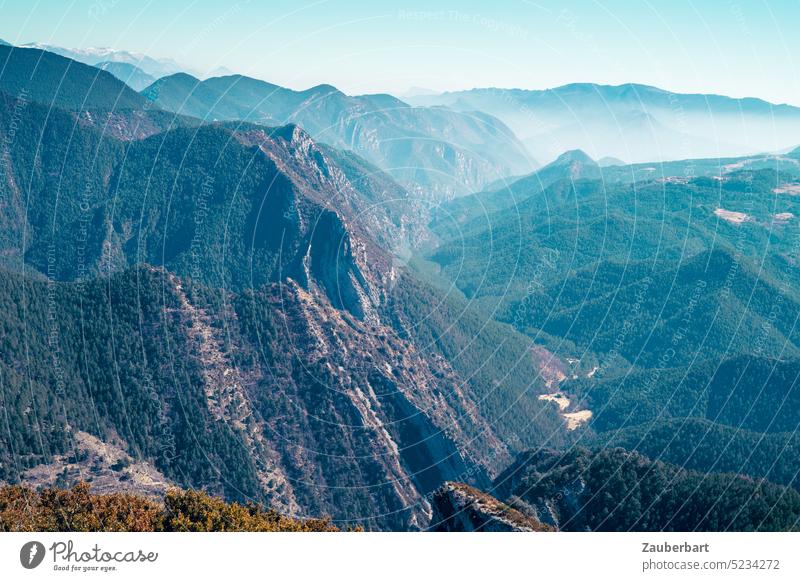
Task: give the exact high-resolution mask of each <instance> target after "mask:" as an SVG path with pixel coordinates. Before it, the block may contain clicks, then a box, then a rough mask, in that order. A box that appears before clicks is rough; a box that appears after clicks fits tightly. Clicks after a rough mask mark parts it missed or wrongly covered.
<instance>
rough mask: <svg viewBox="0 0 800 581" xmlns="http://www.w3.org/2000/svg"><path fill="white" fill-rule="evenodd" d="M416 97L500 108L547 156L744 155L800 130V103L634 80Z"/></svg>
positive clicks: (778, 146) (775, 147)
mask: <svg viewBox="0 0 800 581" xmlns="http://www.w3.org/2000/svg"><path fill="white" fill-rule="evenodd" d="M410 100H411V102H413V103H415V104H418V105H445V106H447V107H449V108H451V109H454V110H457V111H476V110H477V111H484V112H486V113H489V114H490V115H494V116H496V117H497V118H498V119H500V120H502V121H503V122H504V123H506V124H507V125H508V126H509V127H510V128H511V129H512V130H513V131H514V132H515V133H516V134H517V135H518V136H519V137H520V139H522V141H523V142H524V143H525V145H526V146H527V147H528V148H529V150H530V152H531V155H532V156H533V157H534V158H536V159H539V160H541V161H545V162H546V161H547V160H551V159H554V158H555V157H556V156H558V155H559V154H560V153H562V152H563V151H565V150H568V149H582V150H584V151H586V152H587V153H588V154H589V155H591V156H592V157H594V158H595V159H598V158H602V157H607V156H613V157H616V158H619V159H621V160H625V161H627V162H628V163H635V162H645V161H649V162H653V161H666V160H675V159H688V158H703V157H729V156H742V155H749V154H754V153H760V152H769V151H780V150H783V149H785V148H787V147H790V146H792V147H793V146H796V144H797V135H798V133H800V108H797V107H792V106H789V105H774V104H772V103H768V102H766V101H762V100H760V99H752V98H748V99H732V98H729V97H724V96H720V95H702V94H681V93H673V92H669V91H665V90H662V89H658V88H656V87H650V86H647V85H636V84H626V85H619V86H609V85H597V84H591V83H575V84H571V85H564V86H562V87H556V88H554V89H547V90H523V89H497V88H487V89H473V90H468V91H455V92H450V93H443V94H439V95H422V96H417V97H413V98H411V99H410Z"/></svg>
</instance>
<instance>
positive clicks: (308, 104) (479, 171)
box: [143, 73, 532, 199]
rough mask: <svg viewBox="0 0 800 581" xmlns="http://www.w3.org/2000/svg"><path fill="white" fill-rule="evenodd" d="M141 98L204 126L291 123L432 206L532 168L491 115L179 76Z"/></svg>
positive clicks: (321, 89) (328, 89)
mask: <svg viewBox="0 0 800 581" xmlns="http://www.w3.org/2000/svg"><path fill="white" fill-rule="evenodd" d="M143 94H147V95H150V96H151V98H152V99H153V101H154V102H155V103H156V104H158V105H159V106H160V107H162V108H164V109H166V110H169V111H175V112H177V113H181V114H184V115H191V116H194V117H198V118H201V119H204V120H208V121H219V120H245V121H251V122H258V123H264V124H267V125H281V124H284V123H296V124H298V125H300V126H302V127H303V128H304V129H305V130H306V131H308V132H309V133H310V134H311V135H312V136H314V138H315V139H318V140H320V141H322V142H324V143H328V144H330V145H332V146H334V147H338V148H343V149H348V150H352V151H354V152H355V153H357V154H358V155H360V156H361V157H363V158H365V159H367V160H368V161H370V162H372V163H374V164H375V165H377V166H378V167H380V168H382V169H383V170H385V171H387V172H388V173H389V174H390V175H392V176H393V177H394V178H395V179H397V180H398V181H400V183H402V184H403V185H405V186H406V187H409V188H411V189H412V190H415V192H416V193H417V194H419V195H423V194H424V195H426V196H428V197H430V198H434V199H441V198H442V197H448V196H452V195H462V194H465V193H469V192H472V191H475V190H478V189H481V188H482V187H483V186H484V185H486V184H487V183H489V182H491V181H494V180H496V179H498V178H502V177H505V176H508V175H514V174H519V173H524V172H525V171H526V170H529V169H530V168H531V164H532V161H531V160H530V159H529V158H528V156H527V154H526V151H525V148H524V147H523V146H522V144H521V143H520V142H519V141H518V140H517V139H516V137H515V136H514V134H513V133H512V132H511V131H510V130H509V129H508V128H507V127H506V126H505V125H504V124H503V123H501V122H500V121H498V120H497V119H496V118H494V117H492V116H491V115H487V114H485V113H477V112H475V113H460V112H456V111H452V110H447V109H441V108H425V107H422V108H420V107H412V106H410V105H408V104H407V103H405V102H403V101H400V100H399V99H396V98H394V97H392V96H390V95H362V96H348V95H345V94H344V93H342V92H341V91H339V90H338V89H336V88H335V87H332V86H330V85H319V86H316V87H312V88H310V89H307V90H305V91H293V90H291V89H286V88H284V87H279V86H277V85H273V84H270V83H266V82H264V81H259V80H257V79H252V78H249V77H243V76H239V75H234V76H228V77H217V78H211V79H207V80H205V81H200V80H198V79H196V78H194V77H192V76H191V75H187V74H183V73H179V74H176V75H172V76H169V77H166V78H162V79H159V80H158V81H156V82H155V83H154V84H153V85H152V86H150V87H149V88H147V89H145V91H143Z"/></svg>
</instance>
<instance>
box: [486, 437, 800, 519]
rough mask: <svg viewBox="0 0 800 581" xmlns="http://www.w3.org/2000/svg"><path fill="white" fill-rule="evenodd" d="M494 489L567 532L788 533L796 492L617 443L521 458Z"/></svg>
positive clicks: (797, 515) (798, 499) (796, 508)
mask: <svg viewBox="0 0 800 581" xmlns="http://www.w3.org/2000/svg"><path fill="white" fill-rule="evenodd" d="M494 493H495V494H496V495H498V497H499V498H504V499H507V501H508V502H509V503H510V504H511V505H512V506H514V507H516V508H518V509H520V510H527V511H534V512H536V514H537V515H538V516H539V518H543V517H544V518H543V522H548V518H547V517H548V515H549V516H550V518H555V519H556V521H557V522H556V524H557V525H558V527H559V529H560V530H566V531H581V530H592V531H788V530H798V526H800V492H797V491H796V490H794V489H791V488H786V487H783V486H779V485H776V484H772V483H770V482H767V481H765V480H760V479H751V478H747V477H743V476H740V475H736V474H728V473H722V472H718V473H714V474H703V473H700V472H695V471H691V470H686V469H683V468H680V467H678V466H675V465H671V464H666V463H663V462H659V461H653V460H650V459H648V458H646V457H644V456H642V455H641V454H638V453H635V452H628V451H626V450H623V449H622V448H605V449H602V450H599V451H596V452H590V451H588V450H586V449H585V448H575V449H572V450H570V451H568V452H566V453H564V454H561V453H557V452H553V451H546V450H539V451H534V452H530V453H527V454H523V455H521V456H520V457H519V458H518V459H517V461H516V462H515V463H514V464H512V465H511V466H510V467H509V468H508V469H506V471H505V472H503V474H501V475H500V476H499V477H498V478H497V480H496V481H495V484H494Z"/></svg>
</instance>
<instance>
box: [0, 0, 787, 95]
mask: <svg viewBox="0 0 800 581" xmlns="http://www.w3.org/2000/svg"><path fill="white" fill-rule="evenodd" d="M0 14H1V15H2V19H0V38H3V39H5V40H7V41H9V42H12V43H20V44H21V43H25V42H31V41H39V42H47V43H51V44H57V45H60V46H66V47H70V48H72V47H83V48H85V47H90V46H112V47H115V48H120V49H126V50H131V51H137V52H143V53H146V54H149V55H151V56H156V57H172V58H174V59H175V60H177V61H178V62H180V63H183V64H185V65H187V66H189V67H193V68H195V69H203V70H211V69H214V68H216V67H218V66H225V67H228V68H229V69H232V70H234V71H236V72H241V73H244V74H249V75H251V76H255V77H258V78H262V79H265V80H268V81H271V82H275V83H279V84H282V85H286V86H290V87H293V88H306V87H308V86H311V85H314V84H318V83H323V82H325V83H331V84H334V85H336V86H338V87H340V88H342V89H343V90H345V91H346V92H349V93H364V92H376V91H391V92H396V93H402V92H404V91H405V90H406V89H407V88H408V87H411V86H421V87H427V88H432V89H437V90H444V89H462V88H470V87H483V86H498V87H521V88H547V87H553V86H557V85H562V84H565V83H569V82H582V81H590V82H599V83H608V84H620V83H625V82H638V83H646V84H651V85H656V86H660V87H663V88H665V89H671V90H676V91H682V92H712V93H720V94H726V95H731V96H735V97H742V96H755V97H761V98H764V99H767V100H770V101H773V102H788V103H792V104H795V105H800V72H799V71H800V68H799V67H800V35H799V34H798V33H797V26H798V23H800V0H781V1H762V0H749V1H745V0H735V1H732V2H731V1H726V0H718V1H711V0H707V1H703V2H701V1H697V0H695V1H693V2H690V1H685V0H674V1H669V2H653V1H651V2H641V3H639V2H631V1H604V2H593V1H588V0H586V1H580V2H579V1H567V2H555V1H553V2H551V1H547V0H542V1H536V2H527V1H523V0H505V1H496V2H491V3H490V2H475V1H460V2H456V1H437V0H429V1H417V0H409V1H398V2H378V1H375V2H365V1H349V0H321V1H316V2H301V1H259V0H249V1H248V0H241V1H239V2H212V1H208V0H194V1H192V0H161V1H150V0H143V1H141V0H137V1H129V0H38V1H37V0H24V1H23V0H13V1H12V0H0Z"/></svg>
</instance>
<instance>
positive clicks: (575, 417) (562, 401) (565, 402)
mask: <svg viewBox="0 0 800 581" xmlns="http://www.w3.org/2000/svg"><path fill="white" fill-rule="evenodd" d="M539 399H540V400H542V401H551V402H553V403H554V404H556V405H557V406H558V413H559V414H560V415H561V417H562V418H564V420H565V421H566V422H567V429H568V430H569V431H572V430H575V429H577V428H579V427H580V426H582V425H583V424H585V423H586V422H588V421H589V420H590V419H591V417H592V412H591V410H579V411H575V412H567V411H566V410H567V409H568V408H569V406H570V403H571V402H570V400H569V398H568V397H567V396H566V395H564V394H563V393H561V392H560V391H558V392H555V393H546V394H543V395H540V396H539Z"/></svg>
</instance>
